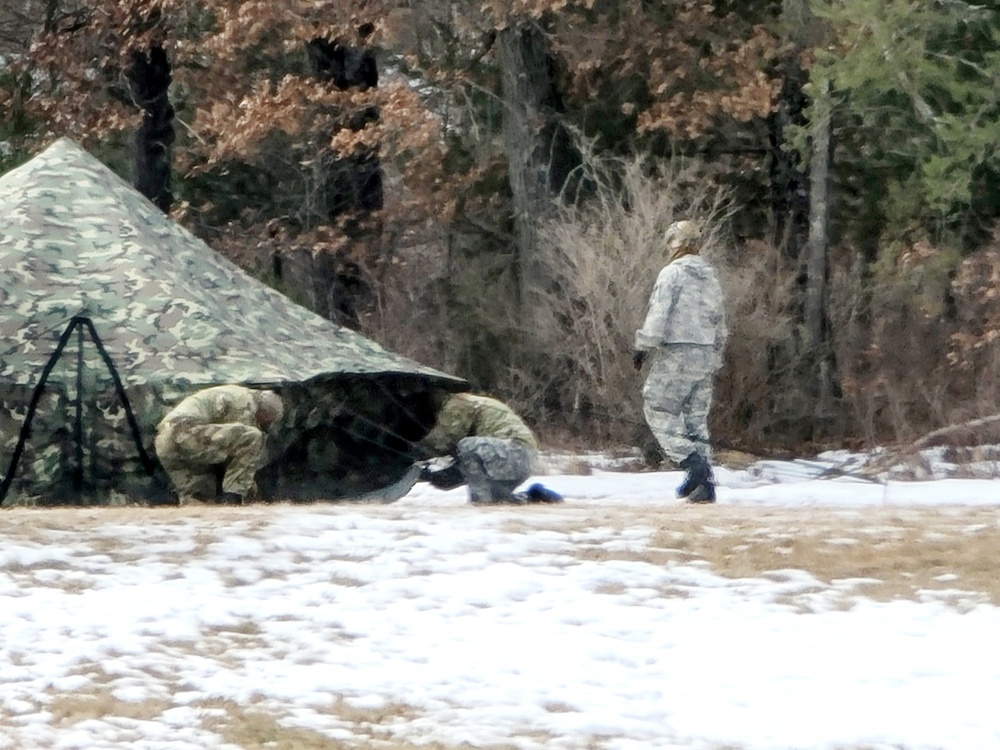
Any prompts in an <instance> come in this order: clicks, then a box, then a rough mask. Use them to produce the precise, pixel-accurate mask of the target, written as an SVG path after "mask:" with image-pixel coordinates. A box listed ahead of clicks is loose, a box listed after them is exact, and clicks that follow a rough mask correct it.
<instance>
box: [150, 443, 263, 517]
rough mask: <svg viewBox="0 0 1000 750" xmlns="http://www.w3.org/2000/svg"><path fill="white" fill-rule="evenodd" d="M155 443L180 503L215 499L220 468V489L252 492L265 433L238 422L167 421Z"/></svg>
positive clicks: (241, 493) (240, 492)
mask: <svg viewBox="0 0 1000 750" xmlns="http://www.w3.org/2000/svg"><path fill="white" fill-rule="evenodd" d="M154 445H155V447H156V455H157V456H158V457H159V459H160V463H161V464H162V465H163V468H164V470H165V471H166V472H167V475H168V476H169V477H170V481H171V483H172V484H173V486H174V489H175V490H176V491H177V494H178V495H179V496H180V499H181V502H182V503H184V502H187V501H190V500H192V499H193V500H205V499H212V498H214V497H215V496H216V482H217V476H218V471H219V467H221V468H222V470H223V471H224V472H225V473H224V474H223V477H222V491H223V492H235V493H236V494H237V495H241V496H244V497H245V496H247V495H249V494H251V490H252V489H253V486H254V475H255V474H256V473H257V470H258V469H259V468H260V466H261V463H262V462H263V459H264V433H262V432H261V431H260V430H258V429H257V428H256V427H251V426H249V425H245V424H239V423H233V424H185V423H176V424H167V425H165V426H164V427H162V428H161V429H160V430H159V431H158V432H157V434H156V441H155V443H154Z"/></svg>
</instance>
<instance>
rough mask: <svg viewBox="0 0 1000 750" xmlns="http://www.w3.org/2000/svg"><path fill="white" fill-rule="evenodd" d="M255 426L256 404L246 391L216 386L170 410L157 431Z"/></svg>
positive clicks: (241, 387) (235, 387) (251, 391)
mask: <svg viewBox="0 0 1000 750" xmlns="http://www.w3.org/2000/svg"><path fill="white" fill-rule="evenodd" d="M184 423H187V424H198V425H203V424H232V423H239V424H245V425H248V426H250V427H259V425H258V424H257V400H256V398H255V397H254V392H253V390H251V389H250V388H244V387H243V386H239V385H217V386H214V387H212V388H205V389H204V390H201V391H198V392H197V393H192V394H191V395H190V396H188V397H187V398H185V399H184V400H183V401H181V402H180V403H179V404H177V406H175V407H174V408H173V409H171V410H170V412H168V413H167V415H166V416H165V417H164V418H163V421H162V422H160V429H163V428H164V427H166V426H167V425H177V424H184Z"/></svg>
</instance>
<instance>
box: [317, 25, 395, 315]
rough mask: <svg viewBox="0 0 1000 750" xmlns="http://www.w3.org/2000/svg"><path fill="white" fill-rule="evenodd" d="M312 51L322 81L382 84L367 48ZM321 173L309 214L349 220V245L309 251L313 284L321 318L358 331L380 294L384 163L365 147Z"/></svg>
mask: <svg viewBox="0 0 1000 750" xmlns="http://www.w3.org/2000/svg"><path fill="white" fill-rule="evenodd" d="M306 51H307V53H308V56H309V64H310V68H311V71H312V74H313V75H314V76H315V77H316V78H318V79H320V80H323V81H327V82H330V83H332V84H333V85H335V86H336V87H337V88H339V89H341V90H344V91H346V90H348V89H359V90H361V91H365V90H367V89H370V88H375V87H376V86H378V66H377V63H376V60H375V56H374V55H373V54H372V53H371V52H369V51H367V50H365V49H360V48H357V47H352V46H348V45H345V44H341V43H339V42H335V41H331V40H329V39H323V38H316V39H312V40H310V41H309V42H308V44H307V46H306ZM378 119H379V111H378V109H377V108H376V107H368V108H366V109H363V110H361V111H359V112H357V113H355V114H354V115H353V116H352V117H351V118H349V119H348V121H347V122H344V123H342V126H343V127H346V128H349V129H350V130H352V131H358V130H361V129H363V128H364V127H365V126H366V125H368V124H369V123H371V122H375V121H377V120H378ZM319 170H320V172H321V173H320V175H319V176H318V178H317V190H316V195H317V199H316V203H315V205H313V206H311V208H310V211H309V212H310V213H311V214H313V217H312V218H313V219H314V220H315V221H316V222H318V223H321V224H326V223H333V222H335V221H337V219H338V218H339V217H345V220H344V221H343V225H342V226H343V231H344V234H345V235H346V237H347V240H348V241H347V242H346V243H344V245H343V246H342V247H341V248H339V249H338V250H336V251H324V252H322V253H320V254H318V255H314V254H313V253H312V252H311V250H310V251H309V255H310V257H312V258H313V262H312V268H313V272H314V273H313V276H312V277H311V278H310V279H309V280H308V282H307V283H309V284H310V285H311V286H312V290H311V297H312V299H313V301H314V305H313V307H314V309H315V310H316V311H317V312H318V313H319V314H321V315H323V316H324V317H326V318H328V319H329V320H332V321H333V322H335V323H338V324H340V325H344V326H347V327H349V328H353V329H355V330H358V329H360V328H361V320H362V315H363V314H364V312H365V311H367V310H370V309H371V307H372V306H373V305H374V303H375V300H376V299H377V295H378V289H377V282H376V281H375V280H374V279H375V273H376V270H377V267H378V266H379V264H380V263H381V261H382V252H381V239H382V223H381V221H379V220H377V219H376V218H375V217H373V214H376V212H378V211H380V210H381V209H382V207H383V188H382V164H381V161H380V160H379V155H378V151H377V150H376V149H365V150H363V151H359V152H357V153H353V154H350V155H347V156H340V157H335V156H329V155H327V156H325V157H324V159H323V160H322V161H321V162H320V164H319Z"/></svg>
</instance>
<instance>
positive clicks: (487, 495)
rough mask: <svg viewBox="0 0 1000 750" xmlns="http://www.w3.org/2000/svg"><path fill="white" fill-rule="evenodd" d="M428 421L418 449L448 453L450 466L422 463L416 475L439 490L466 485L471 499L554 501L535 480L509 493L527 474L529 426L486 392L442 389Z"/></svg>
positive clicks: (531, 456) (533, 444) (530, 467)
mask: <svg viewBox="0 0 1000 750" xmlns="http://www.w3.org/2000/svg"><path fill="white" fill-rule="evenodd" d="M438 398H442V399H443V401H442V402H441V404H440V406H439V408H438V410H437V416H436V420H435V423H434V426H433V427H432V428H431V430H430V432H428V433H427V435H426V436H425V437H424V439H423V440H422V441H421V443H420V446H419V448H420V449H421V451H422V452H423V454H424V455H425V456H427V457H432V458H440V457H444V456H450V457H451V458H452V459H453V462H452V463H451V465H449V466H446V467H444V468H442V469H438V470H433V469H431V468H430V467H429V466H428V467H425V469H424V471H423V472H422V473H421V476H420V478H421V480H423V481H428V482H430V483H431V484H433V485H434V486H435V487H437V488H439V489H453V488H455V487H460V486H462V485H463V484H465V485H468V487H469V500H470V501H471V502H473V503H484V504H485V503H526V502H559V501H560V500H562V498H561V497H560V496H559V495H558V494H557V493H555V492H553V491H551V490H548V489H546V488H544V487H542V486H541V485H532V486H531V487H530V488H529V489H528V491H527V492H526V493H518V494H516V495H515V493H514V490H515V489H516V488H517V486H518V485H519V484H521V483H522V482H523V481H524V480H526V479H527V478H528V477H529V476H531V473H532V471H534V468H535V459H536V457H537V455H538V441H537V440H536V439H535V435H534V433H533V432H532V431H531V428H530V427H528V425H526V424H525V423H524V420H522V419H521V418H520V417H519V416H518V415H517V414H515V413H514V412H513V411H512V410H511V408H510V407H509V406H507V405H506V404H505V403H503V402H502V401H498V400H497V399H495V398H490V397H489V396H477V395H474V394H471V393H457V394H453V395H452V394H446V395H445V396H443V397H438Z"/></svg>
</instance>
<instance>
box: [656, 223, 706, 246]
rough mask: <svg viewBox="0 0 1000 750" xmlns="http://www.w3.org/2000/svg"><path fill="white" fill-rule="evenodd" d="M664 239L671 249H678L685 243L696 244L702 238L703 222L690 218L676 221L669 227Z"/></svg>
mask: <svg viewBox="0 0 1000 750" xmlns="http://www.w3.org/2000/svg"><path fill="white" fill-rule="evenodd" d="M663 239H664V241H665V242H666V243H667V248H669V249H670V250H676V249H677V248H679V247H684V246H685V245H694V244H696V243H697V242H698V241H699V240H701V224H700V223H698V222H697V221H689V220H683V221H675V222H674V223H673V224H671V225H670V226H669V227H667V231H666V233H665V234H664V235H663Z"/></svg>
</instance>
